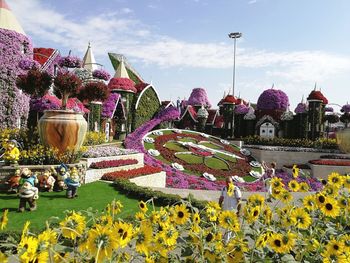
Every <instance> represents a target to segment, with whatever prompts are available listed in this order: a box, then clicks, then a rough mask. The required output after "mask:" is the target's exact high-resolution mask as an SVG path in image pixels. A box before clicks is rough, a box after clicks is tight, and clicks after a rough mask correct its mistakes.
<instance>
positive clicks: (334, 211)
mask: <svg viewBox="0 0 350 263" xmlns="http://www.w3.org/2000/svg"><path fill="white" fill-rule="evenodd" d="M321 212H322V213H323V214H324V215H325V216H330V217H333V218H334V217H337V216H338V215H339V213H340V207H339V205H338V202H337V200H335V199H333V198H330V197H327V198H326V200H325V202H324V205H323V206H321Z"/></svg>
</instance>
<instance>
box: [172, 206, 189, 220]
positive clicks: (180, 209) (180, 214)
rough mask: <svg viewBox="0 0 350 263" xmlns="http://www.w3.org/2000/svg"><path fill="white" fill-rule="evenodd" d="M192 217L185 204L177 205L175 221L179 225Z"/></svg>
mask: <svg viewBox="0 0 350 263" xmlns="http://www.w3.org/2000/svg"><path fill="white" fill-rule="evenodd" d="M189 217H190V213H189V212H188V209H187V207H186V205H185V204H181V205H177V206H175V218H174V220H175V223H176V224H178V225H183V224H185V223H186V222H187V220H188V219H189Z"/></svg>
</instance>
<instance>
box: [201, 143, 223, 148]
mask: <svg viewBox="0 0 350 263" xmlns="http://www.w3.org/2000/svg"><path fill="white" fill-rule="evenodd" d="M199 144H201V145H203V146H206V147H208V148H210V149H214V150H222V147H220V146H219V145H216V144H215V143H212V142H200V143H199Z"/></svg>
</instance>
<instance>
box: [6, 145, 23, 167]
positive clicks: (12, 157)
mask: <svg viewBox="0 0 350 263" xmlns="http://www.w3.org/2000/svg"><path fill="white" fill-rule="evenodd" d="M19 156H20V151H19V149H18V147H17V141H16V140H10V141H8V142H7V143H5V153H4V156H3V158H4V161H5V163H6V164H8V165H11V164H18V160H19Z"/></svg>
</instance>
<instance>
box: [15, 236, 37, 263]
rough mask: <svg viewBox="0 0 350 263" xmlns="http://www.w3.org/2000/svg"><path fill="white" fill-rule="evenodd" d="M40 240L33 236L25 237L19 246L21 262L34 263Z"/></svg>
mask: <svg viewBox="0 0 350 263" xmlns="http://www.w3.org/2000/svg"><path fill="white" fill-rule="evenodd" d="M38 244H39V243H38V239H37V238H35V237H32V236H24V237H23V238H21V241H20V242H19V244H18V248H17V249H18V254H19V258H20V261H21V262H32V261H34V260H35V259H36V254H37V253H36V251H37V249H38Z"/></svg>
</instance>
